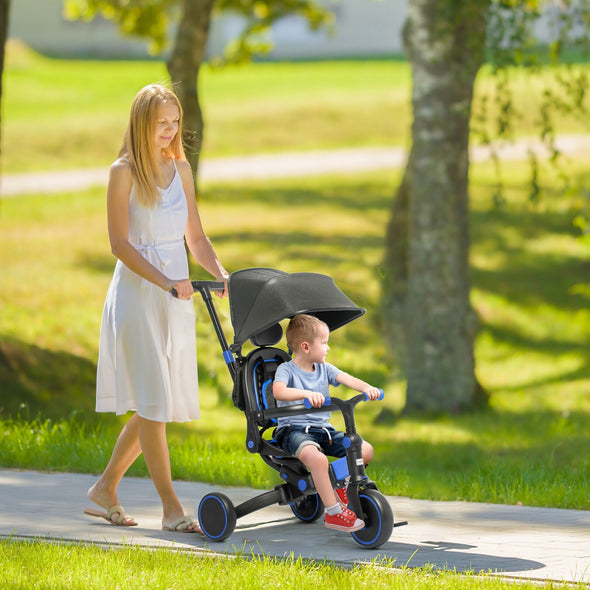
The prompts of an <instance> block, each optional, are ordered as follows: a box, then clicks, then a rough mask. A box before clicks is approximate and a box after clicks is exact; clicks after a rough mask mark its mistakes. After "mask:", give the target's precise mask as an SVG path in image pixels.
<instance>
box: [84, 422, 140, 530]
mask: <svg viewBox="0 0 590 590" xmlns="http://www.w3.org/2000/svg"><path fill="white" fill-rule="evenodd" d="M138 418H139V417H138V416H137V414H135V415H133V416H132V417H131V418H130V419H129V421H128V422H127V424H125V426H124V427H123V429H122V430H121V434H119V437H118V438H117V442H116V443H115V447H114V449H113V453H112V455H111V458H110V460H109V462H108V464H107V466H106V468H105V470H104V472H103V473H102V475H101V476H100V477H99V478H98V480H97V481H96V483H95V484H94V485H93V486H92V487H91V488H90V489H89V490H88V497H89V498H90V499H91V500H92V501H93V502H95V503H96V504H98V505H99V506H102V507H103V508H104V509H105V510H108V509H109V508H110V507H111V506H115V505H116V504H119V498H118V496H117V488H118V486H119V483H120V481H121V478H122V477H123V476H124V475H125V473H126V472H127V470H128V469H129V467H131V464H132V463H133V462H134V461H135V459H137V457H139V454H140V453H141V448H140V445H139V428H138V426H139V423H138ZM116 517H117V514H114V515H113V519H114V518H116ZM130 522H135V521H134V519H132V518H128V519H125V524H129V523H130Z"/></svg>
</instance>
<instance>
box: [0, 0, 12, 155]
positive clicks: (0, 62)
mask: <svg viewBox="0 0 590 590" xmlns="http://www.w3.org/2000/svg"><path fill="white" fill-rule="evenodd" d="M9 14H10V0H0V104H1V102H2V78H3V74H4V56H5V50H6V39H7V38H8V19H9ZM0 123H1V119H0ZM1 139H2V135H1V125H0V151H1V145H2V142H1Z"/></svg>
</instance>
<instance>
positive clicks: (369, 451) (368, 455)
mask: <svg viewBox="0 0 590 590" xmlns="http://www.w3.org/2000/svg"><path fill="white" fill-rule="evenodd" d="M362 452H363V461H364V462H365V465H368V464H369V463H370V462H371V459H373V452H374V449H373V445H371V444H369V443H368V442H367V441H366V440H363V446H362Z"/></svg>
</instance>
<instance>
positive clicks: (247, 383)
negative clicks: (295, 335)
mask: <svg viewBox="0 0 590 590" xmlns="http://www.w3.org/2000/svg"><path fill="white" fill-rule="evenodd" d="M289 360H291V357H290V356H289V354H288V353H287V352H286V351H285V350H282V349H280V348H274V347H273V348H266V347H262V348H257V349H255V350H253V351H252V352H250V354H248V356H247V357H246V359H245V363H244V375H243V381H242V384H243V388H244V406H245V407H244V410H245V411H246V412H248V413H250V412H256V411H263V410H267V409H269V408H275V407H276V401H275V399H274V397H273V394H272V384H273V380H274V376H275V373H276V370H277V367H278V366H279V365H280V364H281V363H284V362H285V361H289ZM258 422H259V424H260V425H261V426H265V425H266V424H265V422H266V421H265V420H259V421H258Z"/></svg>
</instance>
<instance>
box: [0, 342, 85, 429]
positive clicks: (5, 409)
mask: <svg viewBox="0 0 590 590" xmlns="http://www.w3.org/2000/svg"><path fill="white" fill-rule="evenodd" d="M95 377H96V364H95V363H92V362H91V361H89V360H88V359H86V358H83V357H80V356H76V355H73V354H70V353H67V352H63V351H58V352H55V351H51V350H47V349H44V348H40V347H38V346H35V345H34V344H29V343H26V342H23V341H20V340H16V339H11V338H3V339H2V340H0V382H1V383H2V400H1V401H0V414H1V415H2V416H3V417H5V418H19V417H20V418H23V419H33V418H36V417H37V416H38V415H42V416H43V417H44V418H50V419H58V418H64V417H67V416H70V415H71V414H73V413H79V414H81V415H83V416H84V420H86V419H87V417H88V416H90V415H94V413H95V412H94V404H95V389H94V388H95V383H96V379H95Z"/></svg>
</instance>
